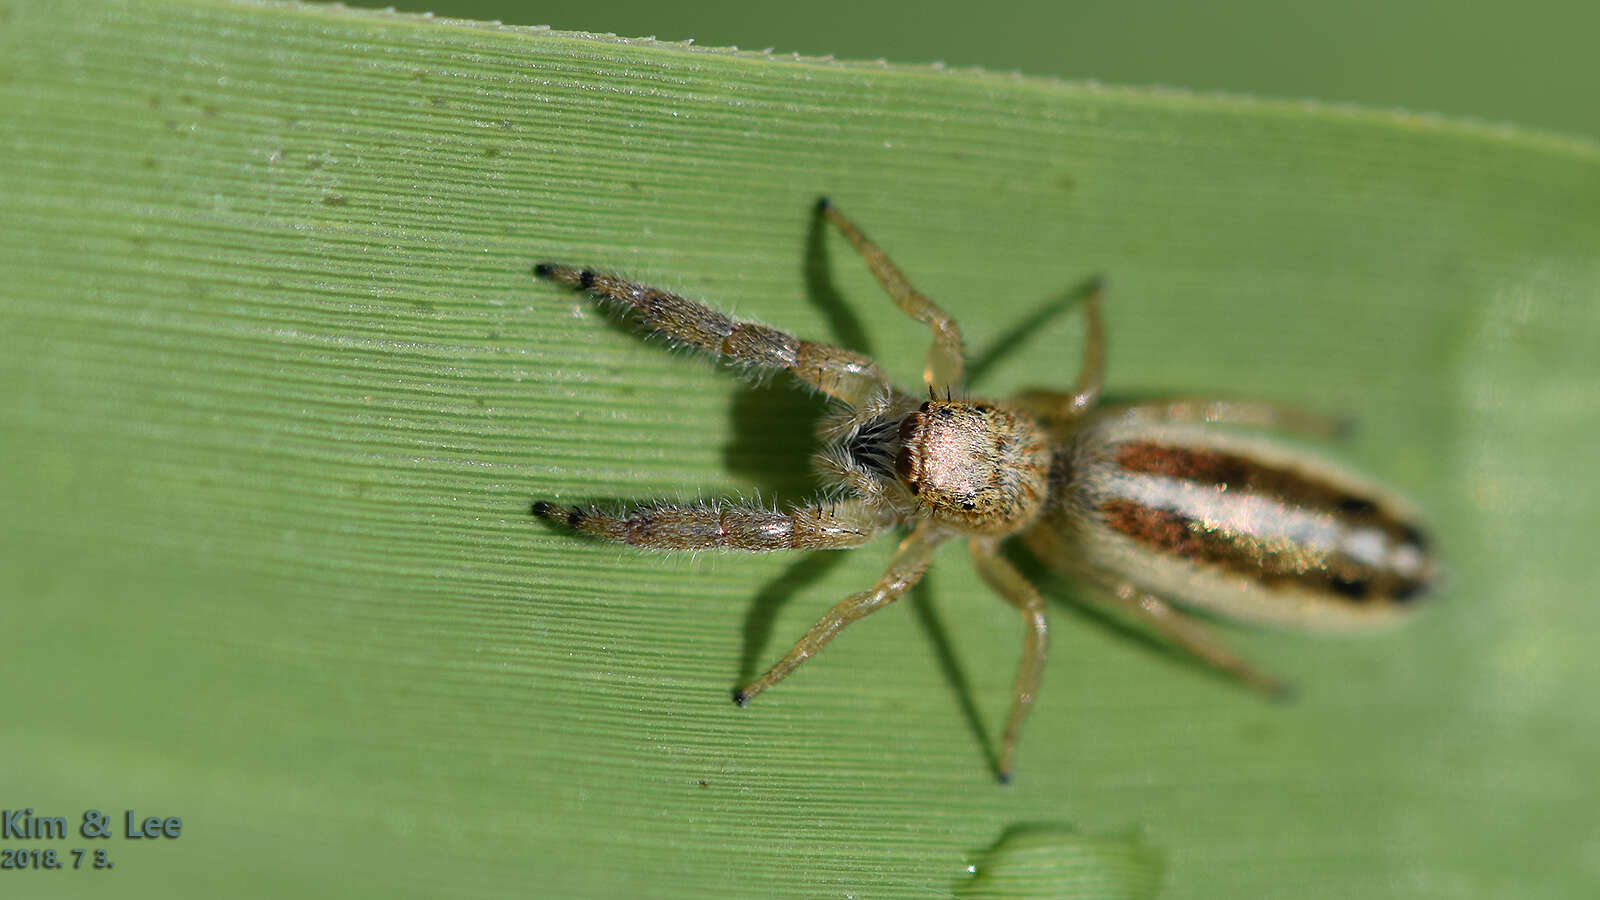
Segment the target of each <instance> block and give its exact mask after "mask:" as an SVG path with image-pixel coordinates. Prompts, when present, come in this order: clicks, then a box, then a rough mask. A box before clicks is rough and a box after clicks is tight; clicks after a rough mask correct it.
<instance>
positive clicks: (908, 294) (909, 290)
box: [817, 197, 966, 390]
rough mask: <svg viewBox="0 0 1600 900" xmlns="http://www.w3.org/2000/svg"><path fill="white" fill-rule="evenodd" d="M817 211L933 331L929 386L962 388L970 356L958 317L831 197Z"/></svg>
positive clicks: (899, 301) (897, 302)
mask: <svg viewBox="0 0 1600 900" xmlns="http://www.w3.org/2000/svg"><path fill="white" fill-rule="evenodd" d="M817 210H818V211H819V212H821V213H822V214H823V216H825V217H827V219H828V221H829V222H832V223H833V224H834V227H836V228H838V229H839V231H840V232H842V233H843V234H844V236H845V238H846V239H847V240H849V241H850V244H851V245H852V246H854V247H855V248H856V252H858V253H860V254H861V256H862V258H864V259H865V260H866V261H867V268H868V269H871V270H872V275H873V277H874V278H876V279H878V284H880V285H882V286H883V289H884V291H885V292H887V293H888V294H889V297H890V299H892V300H894V302H895V305H896V306H898V307H900V309H901V311H903V312H904V313H905V314H906V315H908V316H910V317H911V318H913V319H916V320H917V321H918V322H922V323H923V324H925V325H927V326H928V327H929V328H931V329H932V330H933V346H932V347H930V348H929V349H928V363H927V366H926V368H924V369H923V372H922V380H923V381H926V382H927V383H928V387H929V388H940V387H942V388H946V389H955V390H959V389H960V387H961V377H962V368H963V367H964V365H965V359H966V357H965V352H964V350H963V349H962V346H961V329H960V327H959V326H957V325H956V320H955V319H953V318H951V316H950V314H949V313H947V312H945V311H944V310H943V309H940V308H939V304H937V303H934V302H933V301H932V300H930V299H928V297H927V296H926V295H924V294H923V293H921V292H920V291H918V290H917V289H916V288H914V287H912V286H911V282H910V281H908V280H906V276H905V275H904V274H903V273H901V271H900V269H899V267H898V266H896V265H895V264H894V263H893V262H890V261H889V257H888V255H887V254H885V253H884V252H883V251H882V250H880V249H878V245H877V244H874V243H873V242H872V240H871V239H870V238H868V237H867V236H866V235H865V234H863V233H862V231H861V229H860V228H857V227H856V224H855V223H854V222H852V221H850V220H849V219H848V218H846V217H845V214H844V213H842V212H840V211H839V209H838V207H836V206H834V205H833V204H832V203H831V202H829V200H828V198H827V197H823V198H822V199H820V200H818V201H817Z"/></svg>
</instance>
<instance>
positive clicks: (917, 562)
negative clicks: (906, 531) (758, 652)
mask: <svg viewBox="0 0 1600 900" xmlns="http://www.w3.org/2000/svg"><path fill="white" fill-rule="evenodd" d="M945 537H946V535H944V534H942V533H938V532H935V531H934V530H933V529H932V527H931V526H930V525H928V524H926V523H924V524H922V525H919V526H918V527H917V530H915V531H913V532H911V536H910V537H908V538H906V539H905V540H904V541H902V542H901V544H900V548H899V549H898V550H896V551H895V554H894V558H893V559H892V560H890V561H889V569H888V571H886V572H884V573H883V577H882V578H879V579H878V583H877V584H876V585H873V587H872V590H870V591H862V592H861V593H859V594H852V595H850V596H849V597H846V598H845V599H843V600H841V601H839V603H838V604H836V605H835V606H834V607H833V609H831V610H828V614H827V615H825V616H823V617H822V618H821V619H819V620H817V624H815V625H813V626H811V630H810V631H807V632H806V634H805V637H802V638H801V639H800V641H799V642H798V643H796V644H795V645H794V649H793V650H790V651H789V653H788V655H787V656H785V657H784V658H783V659H781V660H779V661H778V664H777V665H775V666H773V667H772V668H771V669H769V670H767V674H765V675H762V676H761V677H760V678H757V679H756V680H755V681H752V682H750V683H749V684H747V685H745V686H744V687H742V688H740V689H739V690H737V691H735V692H734V694H733V700H734V702H735V703H738V704H739V705H740V706H744V705H745V704H746V703H749V702H750V698H751V697H754V696H755V695H757V694H759V693H761V692H762V691H764V690H766V689H767V688H770V687H772V686H773V685H775V684H777V683H778V682H780V681H782V680H783V679H785V678H787V677H788V676H789V673H790V672H793V671H794V670H795V669H796V668H797V667H798V666H799V665H800V664H801V663H803V662H805V661H806V660H808V659H810V658H811V657H812V656H814V655H816V653H817V652H818V651H819V650H821V649H822V648H823V647H826V646H827V645H828V642H829V641H831V640H833V639H834V638H835V637H836V636H838V634H839V632H840V631H843V630H844V627H845V626H846V625H849V624H850V623H851V622H854V621H856V620H857V619H861V618H864V617H865V616H867V615H870V614H871V613H874V612H877V611H878V610H880V609H882V608H884V607H885V606H888V605H889V604H890V603H893V602H894V601H896V600H898V599H899V598H900V597H901V596H902V595H904V594H905V592H906V591H909V590H911V589H912V588H913V587H916V585H917V582H919V581H921V580H922V575H923V573H925V572H926V571H927V570H928V561H929V560H930V559H932V558H933V551H934V548H935V547H938V546H939V544H940V543H942V542H943V541H944V539H945Z"/></svg>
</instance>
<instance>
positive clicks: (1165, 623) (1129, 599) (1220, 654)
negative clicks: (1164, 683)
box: [1084, 572, 1293, 700]
mask: <svg viewBox="0 0 1600 900" xmlns="http://www.w3.org/2000/svg"><path fill="white" fill-rule="evenodd" d="M1084 574H1085V575H1086V580H1088V581H1089V582H1091V583H1094V584H1098V585H1099V586H1100V588H1101V590H1102V592H1103V593H1102V594H1101V597H1102V598H1103V599H1105V600H1107V601H1109V602H1110V605H1111V606H1113V607H1115V608H1117V609H1120V610H1123V611H1124V612H1126V613H1128V614H1130V615H1132V616H1133V617H1134V618H1135V619H1137V620H1138V621H1140V622H1142V623H1143V624H1145V625H1146V626H1148V627H1150V628H1153V629H1155V631H1156V632H1158V633H1159V634H1161V636H1162V637H1164V638H1166V639H1167V640H1168V641H1171V642H1172V643H1173V644H1174V645H1175V646H1177V647H1178V648H1179V649H1181V650H1183V651H1184V652H1186V653H1188V654H1189V655H1190V656H1192V657H1193V658H1194V659H1196V660H1198V661H1199V662H1202V663H1204V664H1205V665H1207V666H1210V667H1211V668H1213V669H1218V670H1220V671H1222V672H1224V673H1226V674H1228V675H1231V676H1233V677H1234V678H1236V679H1238V680H1239V681H1240V682H1241V683H1243V684H1245V685H1246V686H1248V687H1250V688H1253V689H1255V690H1256V691H1258V692H1260V693H1261V694H1264V695H1266V696H1267V697H1269V698H1272V699H1275V700H1277V699H1286V698H1288V697H1290V696H1292V694H1293V690H1292V689H1291V688H1290V687H1289V686H1288V685H1287V684H1284V683H1283V682H1281V681H1279V680H1277V679H1276V678H1273V677H1271V676H1270V675H1266V674H1264V673H1263V672H1261V671H1260V670H1259V669H1257V668H1256V667H1255V666H1252V665H1251V664H1250V663H1248V662H1246V661H1245V659H1244V658H1243V657H1241V656H1240V655H1239V654H1237V653H1235V652H1234V651H1233V650H1231V649H1229V647H1228V646H1227V645H1226V644H1224V643H1223V642H1222V640H1221V639H1220V638H1218V637H1217V636H1216V635H1215V634H1213V633H1212V631H1211V629H1209V628H1207V627H1206V626H1205V625H1203V624H1201V623H1200V622H1199V621H1197V620H1196V619H1194V618H1193V617H1192V616H1190V615H1188V614H1187V613H1185V612H1183V611H1182V610H1180V609H1178V608H1177V607H1175V606H1173V605H1172V604H1170V603H1168V602H1167V601H1165V600H1163V599H1161V598H1160V597H1157V596H1155V595H1154V594H1150V593H1148V592H1146V591H1143V590H1141V589H1139V588H1138V587H1136V586H1134V585H1132V584H1129V583H1127V582H1123V581H1119V580H1118V578H1117V577H1116V576H1115V575H1113V574H1111V573H1109V572H1088V573H1084Z"/></svg>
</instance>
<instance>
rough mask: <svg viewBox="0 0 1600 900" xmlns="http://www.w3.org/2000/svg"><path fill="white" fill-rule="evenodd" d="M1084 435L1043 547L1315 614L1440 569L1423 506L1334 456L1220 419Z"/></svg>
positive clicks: (1157, 586) (1373, 615) (1348, 610)
mask: <svg viewBox="0 0 1600 900" xmlns="http://www.w3.org/2000/svg"><path fill="white" fill-rule="evenodd" d="M1076 437H1077V439H1076V441H1075V443H1073V444H1072V445H1069V446H1068V447H1064V448H1062V449H1061V453H1060V455H1059V456H1058V460H1057V471H1056V473H1055V479H1054V480H1055V483H1054V484H1053V485H1052V488H1053V490H1052V501H1053V506H1052V512H1051V514H1050V516H1049V517H1048V518H1047V527H1048V528H1050V529H1051V531H1052V532H1053V533H1052V534H1049V535H1043V534H1037V535H1030V536H1029V538H1030V543H1032V544H1034V545H1035V549H1036V550H1038V551H1039V552H1040V553H1041V554H1042V555H1044V554H1049V555H1066V556H1068V557H1071V558H1072V560H1071V561H1072V562H1075V563H1077V564H1081V565H1087V566H1088V567H1089V568H1091V569H1092V570H1094V571H1096V572H1098V573H1100V574H1102V575H1111V576H1115V577H1116V578H1120V579H1121V580H1122V581H1125V582H1129V583H1132V584H1134V585H1136V586H1138V587H1140V588H1142V589H1144V590H1147V591H1149V592H1151V593H1153V594H1156V595H1158V596H1162V597H1165V598H1167V599H1171V600H1173V601H1176V602H1179V603H1184V604H1187V605H1190V606H1197V607H1202V608H1205V609H1210V610H1212V611H1215V612H1217V613H1219V614H1222V615H1226V616H1230V617H1235V618H1242V619H1252V620H1257V621H1264V622H1274V623H1278V624H1285V625H1294V626H1302V627H1324V626H1326V627H1337V626H1347V625H1362V624H1366V623H1368V622H1375V621H1379V620H1383V619H1388V618H1392V617H1393V616H1395V615H1396V614H1400V613H1403V612H1405V611H1406V610H1407V609H1408V608H1409V607H1411V606H1413V605H1414V604H1415V601H1417V600H1418V599H1420V598H1421V597H1422V596H1424V595H1425V594H1426V593H1427V591H1428V589H1429V587H1430V585H1431V583H1432V581H1433V579H1434V573H1435V568H1436V567H1435V563H1434V560H1433V557H1432V555H1431V553H1430V550H1429V546H1428V539H1427V538H1426V536H1425V535H1424V534H1423V531H1422V529H1421V528H1420V527H1419V526H1418V524H1417V523H1416V520H1415V514H1414V513H1413V512H1412V510H1411V509H1410V507H1409V506H1408V505H1406V504H1405V503H1404V502H1403V501H1400V500H1399V499H1398V498H1396V497H1394V496H1392V495H1391V494H1389V493H1388V492H1386V491H1384V490H1382V489H1381V488H1379V487H1377V486H1376V485H1373V484H1372V483H1370V482H1367V481H1365V480H1364V479H1361V478H1358V477H1357V476H1355V475H1353V474H1351V473H1349V472H1347V471H1345V470H1343V469H1341V468H1338V467H1336V466H1333V465H1331V464H1330V463H1328V462H1326V461H1324V460H1322V459H1320V458H1317V457H1313V456H1310V455H1308V454H1304V453H1301V452H1298V451H1295V450H1292V449H1290V448H1288V447H1285V446H1283V445H1279V444H1275V443H1272V442H1269V441H1265V440H1260V439H1248V438H1243V437H1239V436H1236V435H1232V434H1228V433H1224V432H1222V431H1220V430H1218V429H1215V428H1211V427H1207V426H1168V427H1159V428H1151V427H1140V426H1129V425H1120V426H1118V425H1111V426H1105V427H1101V428H1097V427H1096V426H1094V425H1090V426H1088V427H1087V428H1086V429H1085V431H1084V432H1081V433H1080V434H1079V435H1077V436H1076ZM1036 530H1037V529H1036ZM1068 567H1069V568H1070V566H1068Z"/></svg>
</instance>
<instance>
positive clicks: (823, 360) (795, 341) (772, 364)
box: [533, 263, 892, 406]
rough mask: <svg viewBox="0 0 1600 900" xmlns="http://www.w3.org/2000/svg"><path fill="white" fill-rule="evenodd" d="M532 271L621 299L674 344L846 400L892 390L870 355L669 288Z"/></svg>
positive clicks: (572, 271) (549, 269) (557, 268)
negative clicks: (790, 376)
mask: <svg viewBox="0 0 1600 900" xmlns="http://www.w3.org/2000/svg"><path fill="white" fill-rule="evenodd" d="M533 274H535V275H537V276H539V277H540V278H545V279H548V280H550V281H554V282H557V283H558V284H565V285H570V286H572V287H576V288H580V289H582V290H584V291H587V292H589V293H590V294H592V295H593V296H595V297H596V298H598V299H600V300H611V301H616V302H618V303H621V304H623V306H625V307H626V308H628V309H631V310H633V311H634V312H636V313H638V315H639V317H640V318H642V319H643V320H644V322H645V324H646V325H648V326H649V327H650V328H651V329H652V330H654V331H655V332H657V333H658V334H661V335H662V336H663V337H665V338H666V339H667V340H668V341H671V342H672V343H674V344H681V345H684V346H689V347H694V348H695V349H697V350H702V351H704V352H706V353H709V354H711V355H712V356H713V357H716V358H717V359H719V360H723V361H726V362H728V363H729V364H731V365H736V366H743V367H745V368H749V369H757V370H761V369H764V370H768V371H776V370H787V371H789V372H792V373H794V376H795V377H796V378H798V379H800V380H801V381H803V382H805V383H806V384H808V385H811V386H812V387H814V388H816V389H817V390H819V391H821V392H823V393H824V394H827V395H828V396H830V397H833V398H834V399H836V400H840V401H843V402H844V403H847V404H849V405H851V406H858V405H860V404H861V403H862V402H864V401H866V400H868V399H870V398H872V397H873V396H874V395H876V394H880V393H883V392H884V391H888V390H892V388H891V386H890V384H889V380H888V378H887V377H886V376H885V375H884V374H883V370H882V369H881V368H879V367H878V364H877V363H876V362H874V361H873V360H872V359H871V357H868V356H864V355H862V354H860V353H856V352H853V351H850V350H845V349H843V348H841V347H834V346H831V345H828V344H819V343H817V342H815V341H807V340H802V339H800V338H797V337H795V336H794V335H792V334H789V333H788V332H784V331H779V330H778V329H776V328H768V327H767V326H765V325H758V324H756V323H754V322H741V321H739V320H738V319H735V318H733V317H732V316H730V315H728V314H726V313H724V312H721V311H719V310H716V309H713V308H712V307H710V306H707V305H705V304H704V303H700V302H699V301H696V300H690V299H688V298H686V297H680V296H679V295H677V294H674V293H672V292H671V291H664V290H661V289H660V288H653V287H650V286H648V285H643V284H639V283H637V282H633V281H628V280H626V279H624V278H619V277H617V276H615V275H608V274H606V273H604V272H596V271H594V270H592V269H579V268H574V267H572V266H563V265H558V264H555V263H540V264H539V265H537V266H534V267H533Z"/></svg>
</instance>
